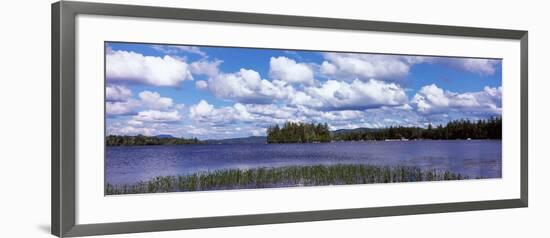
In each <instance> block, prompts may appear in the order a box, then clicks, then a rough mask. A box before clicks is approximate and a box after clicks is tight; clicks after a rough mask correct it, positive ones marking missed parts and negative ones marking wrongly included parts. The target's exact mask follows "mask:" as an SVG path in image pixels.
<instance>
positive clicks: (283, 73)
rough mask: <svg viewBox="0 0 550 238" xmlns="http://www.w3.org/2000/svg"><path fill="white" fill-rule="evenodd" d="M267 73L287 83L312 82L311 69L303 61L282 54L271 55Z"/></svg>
mask: <svg viewBox="0 0 550 238" xmlns="http://www.w3.org/2000/svg"><path fill="white" fill-rule="evenodd" d="M269 75H270V76H271V78H273V79H275V80H281V81H285V82H288V83H301V84H313V82H314V79H313V70H312V69H311V68H310V67H309V66H308V65H307V64H304V63H296V61H294V60H292V59H289V58H287V57H284V56H280V57H277V58H275V57H271V59H270V61H269Z"/></svg>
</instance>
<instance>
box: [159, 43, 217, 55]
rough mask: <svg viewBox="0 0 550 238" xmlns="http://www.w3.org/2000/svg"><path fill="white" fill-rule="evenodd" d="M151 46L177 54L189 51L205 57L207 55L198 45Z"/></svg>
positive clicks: (163, 51)
mask: <svg viewBox="0 0 550 238" xmlns="http://www.w3.org/2000/svg"><path fill="white" fill-rule="evenodd" d="M151 48H153V49H155V50H157V51H159V52H162V53H165V54H177V53H180V52H187V53H192V54H197V55H200V56H203V57H206V56H207V55H206V53H205V52H204V51H202V50H201V49H200V48H199V47H197V46H186V45H153V46H151Z"/></svg>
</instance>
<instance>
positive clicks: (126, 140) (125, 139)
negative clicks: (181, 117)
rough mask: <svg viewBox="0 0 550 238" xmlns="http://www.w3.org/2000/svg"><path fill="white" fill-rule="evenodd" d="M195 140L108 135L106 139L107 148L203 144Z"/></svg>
mask: <svg viewBox="0 0 550 238" xmlns="http://www.w3.org/2000/svg"><path fill="white" fill-rule="evenodd" d="M203 143H204V142H202V141H200V140H199V139H197V138H191V139H185V138H176V137H172V138H161V137H156V136H144V135H136V136H119V135H109V136H107V138H106V144H107V146H132V145H189V144H203Z"/></svg>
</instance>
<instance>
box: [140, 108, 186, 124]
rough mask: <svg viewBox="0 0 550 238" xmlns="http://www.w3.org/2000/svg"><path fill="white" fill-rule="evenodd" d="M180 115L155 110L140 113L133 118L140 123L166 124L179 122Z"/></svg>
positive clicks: (176, 112)
mask: <svg viewBox="0 0 550 238" xmlns="http://www.w3.org/2000/svg"><path fill="white" fill-rule="evenodd" d="M181 118H182V117H181V115H180V113H179V112H178V111H176V110H174V111H168V112H164V111H157V110H147V111H141V112H139V113H138V114H137V115H135V116H134V117H133V119H134V120H136V121H142V122H159V123H166V122H177V121H180V120H181Z"/></svg>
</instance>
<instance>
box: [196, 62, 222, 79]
mask: <svg viewBox="0 0 550 238" xmlns="http://www.w3.org/2000/svg"><path fill="white" fill-rule="evenodd" d="M222 62H223V61H221V60H214V61H207V60H201V61H195V62H193V63H191V72H192V73H193V74H202V75H206V76H208V77H211V78H212V77H216V75H218V74H219V71H220V70H219V66H220V64H221V63H222Z"/></svg>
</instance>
